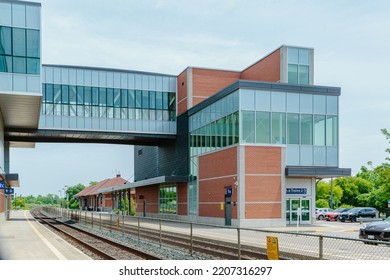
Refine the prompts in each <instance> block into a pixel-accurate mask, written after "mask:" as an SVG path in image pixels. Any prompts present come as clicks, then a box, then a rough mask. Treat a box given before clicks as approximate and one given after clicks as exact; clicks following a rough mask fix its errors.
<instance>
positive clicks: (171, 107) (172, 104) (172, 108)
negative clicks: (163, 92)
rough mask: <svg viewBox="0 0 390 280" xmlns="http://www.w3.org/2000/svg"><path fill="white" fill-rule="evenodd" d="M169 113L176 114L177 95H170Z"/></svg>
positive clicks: (171, 93) (172, 93)
mask: <svg viewBox="0 0 390 280" xmlns="http://www.w3.org/2000/svg"><path fill="white" fill-rule="evenodd" d="M168 98H169V100H168V102H169V111H171V112H176V94H175V93H174V92H169V93H168Z"/></svg>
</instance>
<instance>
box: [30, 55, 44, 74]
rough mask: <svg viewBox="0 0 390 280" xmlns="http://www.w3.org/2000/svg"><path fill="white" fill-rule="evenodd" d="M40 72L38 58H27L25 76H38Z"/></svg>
mask: <svg viewBox="0 0 390 280" xmlns="http://www.w3.org/2000/svg"><path fill="white" fill-rule="evenodd" d="M40 70H41V61H40V59H39V58H27V74H32V75H39V74H40V72H41V71H40Z"/></svg>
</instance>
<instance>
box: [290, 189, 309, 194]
mask: <svg viewBox="0 0 390 280" xmlns="http://www.w3.org/2000/svg"><path fill="white" fill-rule="evenodd" d="M286 194H307V189H306V188H286Z"/></svg>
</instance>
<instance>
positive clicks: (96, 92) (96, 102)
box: [92, 87, 99, 106]
mask: <svg viewBox="0 0 390 280" xmlns="http://www.w3.org/2000/svg"><path fill="white" fill-rule="evenodd" d="M92 105H95V106H97V105H99V89H98V88H97V87H93V88H92Z"/></svg>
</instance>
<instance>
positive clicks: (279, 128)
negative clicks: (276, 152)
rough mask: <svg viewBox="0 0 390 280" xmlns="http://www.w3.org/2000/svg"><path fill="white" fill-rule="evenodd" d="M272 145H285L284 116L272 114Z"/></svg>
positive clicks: (282, 114)
mask: <svg viewBox="0 0 390 280" xmlns="http://www.w3.org/2000/svg"><path fill="white" fill-rule="evenodd" d="M271 125H272V134H271V138H272V141H271V142H272V143H274V144H286V114H284V113H272V123H271Z"/></svg>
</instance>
